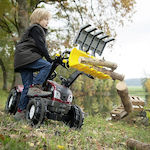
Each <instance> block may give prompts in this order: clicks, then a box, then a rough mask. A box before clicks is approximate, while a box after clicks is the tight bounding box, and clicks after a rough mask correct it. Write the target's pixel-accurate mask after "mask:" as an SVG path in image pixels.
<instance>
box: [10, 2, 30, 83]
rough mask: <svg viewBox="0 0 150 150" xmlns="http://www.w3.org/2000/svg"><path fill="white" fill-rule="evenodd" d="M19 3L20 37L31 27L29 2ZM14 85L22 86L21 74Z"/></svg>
mask: <svg viewBox="0 0 150 150" xmlns="http://www.w3.org/2000/svg"><path fill="white" fill-rule="evenodd" d="M17 2H18V25H19V33H18V35H19V37H20V36H21V35H22V34H23V32H24V31H25V29H26V28H27V27H28V25H29V17H28V2H27V0H17ZM14 78H15V81H14V83H13V84H14V85H18V84H22V80H21V76H20V73H15V75H14Z"/></svg>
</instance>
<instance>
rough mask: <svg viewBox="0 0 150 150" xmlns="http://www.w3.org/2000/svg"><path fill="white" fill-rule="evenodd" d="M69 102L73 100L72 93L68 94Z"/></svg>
mask: <svg viewBox="0 0 150 150" xmlns="http://www.w3.org/2000/svg"><path fill="white" fill-rule="evenodd" d="M67 102H70V103H71V102H72V95H69V96H68V99H67Z"/></svg>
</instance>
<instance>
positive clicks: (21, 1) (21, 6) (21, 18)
mask: <svg viewBox="0 0 150 150" xmlns="http://www.w3.org/2000/svg"><path fill="white" fill-rule="evenodd" d="M17 2H18V25H19V36H20V35H21V34H22V33H23V32H24V30H25V29H26V28H27V27H28V25H29V17H28V2H27V0H17Z"/></svg>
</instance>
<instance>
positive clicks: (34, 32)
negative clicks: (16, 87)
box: [14, 8, 52, 120]
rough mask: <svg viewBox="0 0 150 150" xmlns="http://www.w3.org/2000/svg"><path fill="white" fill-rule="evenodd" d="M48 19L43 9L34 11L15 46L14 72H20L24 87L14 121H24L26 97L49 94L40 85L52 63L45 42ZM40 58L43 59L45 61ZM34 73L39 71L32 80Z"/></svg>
mask: <svg viewBox="0 0 150 150" xmlns="http://www.w3.org/2000/svg"><path fill="white" fill-rule="evenodd" d="M50 18H51V15H50V13H49V11H47V10H46V9H45V8H37V9H35V10H34V11H33V13H32V14H31V17H30V21H31V26H30V27H29V28H28V29H27V30H26V31H25V33H24V34H23V36H22V37H21V39H20V41H19V42H18V43H17V45H16V50H15V57H14V69H15V71H16V72H20V74H21V78H22V82H23V85H24V89H23V91H22V93H21V97H20V102H19V104H18V111H17V112H16V114H15V116H14V118H15V119H16V120H21V119H25V109H26V106H27V104H28V101H29V98H28V96H34V95H39V96H48V95H50V94H51V93H50V92H46V91H43V90H42V84H43V83H44V81H45V80H46V78H47V76H48V74H49V72H50V69H51V62H52V60H51V58H50V56H49V54H48V50H47V46H46V40H45V36H46V32H47V28H48V22H49V20H50ZM42 57H45V58H46V60H47V61H46V60H44V59H42ZM34 71H39V73H38V74H37V76H36V77H35V78H33V72H34Z"/></svg>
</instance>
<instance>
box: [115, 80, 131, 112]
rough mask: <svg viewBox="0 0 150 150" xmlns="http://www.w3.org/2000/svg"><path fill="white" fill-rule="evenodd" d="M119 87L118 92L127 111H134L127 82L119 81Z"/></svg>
mask: <svg viewBox="0 0 150 150" xmlns="http://www.w3.org/2000/svg"><path fill="white" fill-rule="evenodd" d="M116 88H117V92H118V94H119V96H120V98H121V101H122V104H123V106H124V108H125V111H127V113H130V112H132V102H131V100H130V97H129V94H128V88H127V86H126V84H125V82H123V81H122V82H119V83H118V84H117V85H116Z"/></svg>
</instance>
